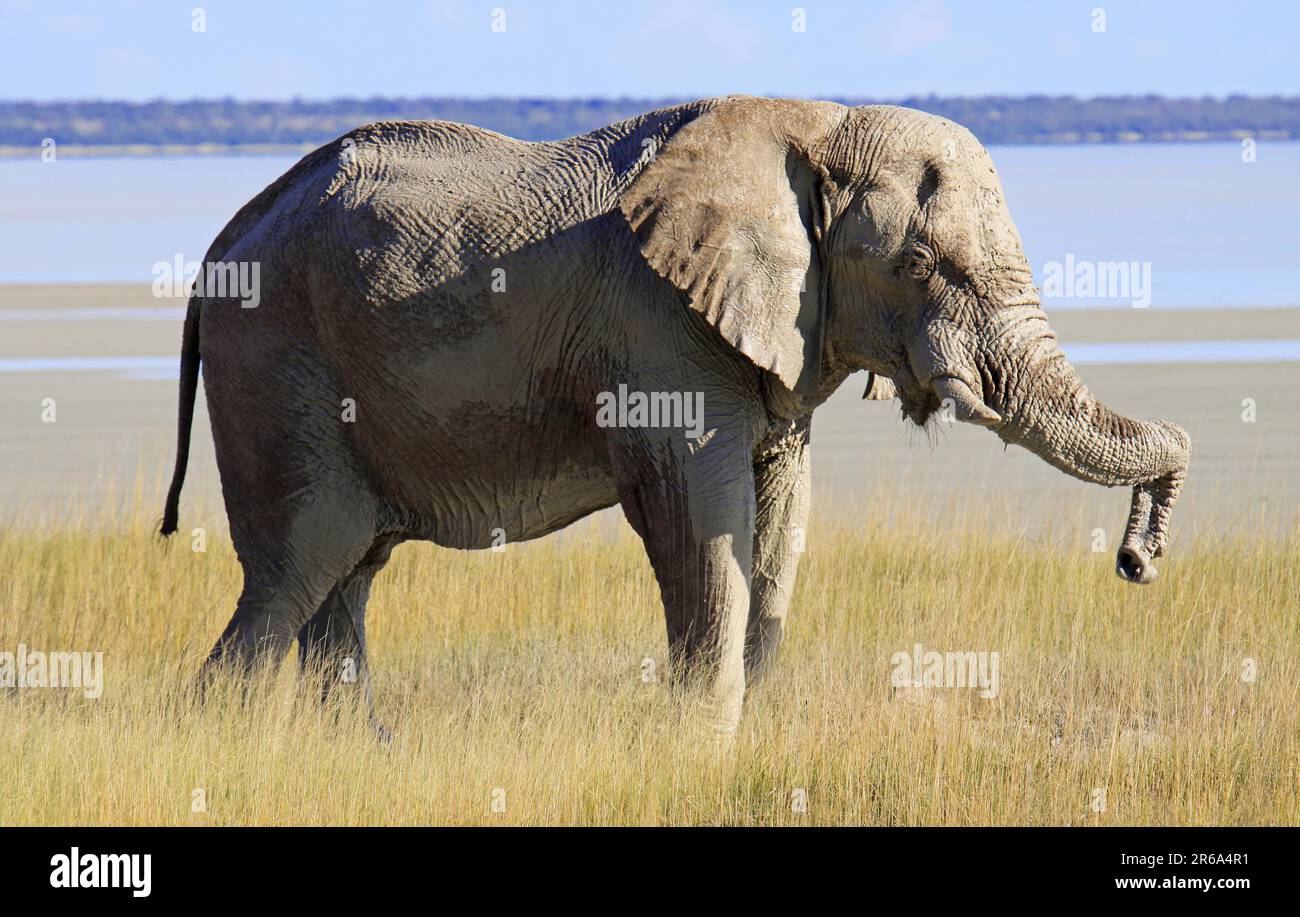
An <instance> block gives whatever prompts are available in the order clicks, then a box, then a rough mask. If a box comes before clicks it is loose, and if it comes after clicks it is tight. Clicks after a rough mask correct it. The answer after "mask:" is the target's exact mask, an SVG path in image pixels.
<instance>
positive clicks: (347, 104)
mask: <svg viewBox="0 0 1300 917" xmlns="http://www.w3.org/2000/svg"><path fill="white" fill-rule="evenodd" d="M827 100H828V101H832V102H837V103H840V104H843V105H850V106H857V105H898V106H902V107H907V108H915V109H919V110H921V111H926V112H929V113H931V114H934V115H938V116H939V117H943V118H947V119H949V120H951V121H955V122H956V123H958V124H961V125H963V126H964V127H966V128H969V129H970V131H971V132H972V133H974V134H975V136H976V137H978V138H979V140H980V142H982V143H983V144H984V145H986V146H1008V145H1067V144H1100V143H1107V144H1111V143H1114V144H1124V143H1205V142H1215V141H1219V142H1245V141H1247V140H1255V141H1280V140H1297V139H1300V96H1268V97H1263V96H1259V97H1257V96H1240V95H1235V96H1228V97H1226V98H1213V97H1204V98H1183V99H1173V98H1163V97H1160V96H1113V97H1099V98H1090V99H1080V98H1075V97H1072V96H978V97H976V96H951V97H940V96H914V97H909V98H904V99H871V98H863V97H831V98H828V99H827ZM691 101H693V100H691V99H683V98H659V99H651V98H635V99H634V98H585V99H573V98H482V99H479V98H474V99H471V98H458V97H432V96H429V97H423V98H369V99H355V98H353V99H329V100H304V99H292V100H287V101H255V100H245V101H241V100H236V99H192V100H188V101H168V100H161V99H160V100H155V101H151V102H122V101H111V100H69V101H54V102H30V101H28V102H24V101H7V100H0V156H2V157H6V158H12V157H14V156H23V155H31V153H32V151H36V152H37V153H38V154H39V153H40V152H41V151H42V150H43V149H44V148H48V147H51V146H52V147H53V148H54V150H55V152H56V153H57V154H66V155H69V156H123V155H126V156H157V155H177V156H182V155H183V156H194V155H199V156H202V155H234V154H247V155H264V154H274V153H296V152H299V151H302V150H308V149H314V148H316V147H318V146H321V145H322V144H324V143H327V142H329V141H330V140H333V139H334V138H336V137H339V136H341V135H343V134H345V133H347V132H348V131H350V130H353V129H354V128H356V127H358V126H360V125H363V124H368V123H371V122H375V121H419V120H442V121H453V122H459V123H462V124H473V125H476V126H478V127H483V128H486V129H488V130H493V131H497V132H498V133H502V134H505V135H507V136H510V137H515V138H517V139H519V140H525V141H547V140H557V139H560V138H563V137H573V136H577V135H579V134H584V133H587V132H589V131H592V130H597V129H599V128H602V127H605V126H606V125H609V124H614V123H617V122H619V121H624V120H627V119H629V118H636V117H639V116H641V115H644V114H645V113H647V112H650V111H655V110H657V109H662V108H665V107H668V106H672V105H680V104H684V103H689V102H691Z"/></svg>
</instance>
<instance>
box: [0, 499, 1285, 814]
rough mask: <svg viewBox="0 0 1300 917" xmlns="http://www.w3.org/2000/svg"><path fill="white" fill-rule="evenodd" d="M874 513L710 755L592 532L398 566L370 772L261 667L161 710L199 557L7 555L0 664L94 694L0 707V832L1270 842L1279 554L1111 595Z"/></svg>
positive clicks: (647, 594) (813, 585)
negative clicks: (944, 658) (266, 678)
mask: <svg viewBox="0 0 1300 917" xmlns="http://www.w3.org/2000/svg"><path fill="white" fill-rule="evenodd" d="M189 513H190V514H191V524H198V523H197V521H196V520H194V519H193V513H194V511H193V510H192V509H191V510H190V511H189ZM832 515H833V516H835V517H838V518H842V519H848V518H849V517H848V516H846V515H845V514H844V513H842V512H841V513H835V514H831V513H822V514H821V518H823V519H827V518H831V517H832ZM889 515H890V516H892V518H891V519H890V520H889V523H888V524H887V525H886V524H882V521H883V520H884V519H885V515H884V514H879V515H872V514H870V513H868V514H867V515H866V516H865V518H862V517H855V518H856V524H855V527H854V528H853V529H852V530H850V529H848V528H833V527H830V526H829V525H827V524H821V525H820V526H818V527H815V528H814V529H813V531H812V532H811V533H810V535H809V538H808V546H809V551H808V554H807V555H806V556H805V558H804V564H803V569H802V571H801V576H800V581H799V586H798V589H797V593H796V596H795V601H794V607H793V610H792V613H791V621H790V626H789V631H788V637H787V641H786V644H785V647H784V649H783V652H782V658H781V661H780V663H779V664H778V666H777V668H776V670H775V672H774V674H773V675H772V676H771V677H770V678H769V679H768V680H767V681H765V682H764V683H763V684H762V685H761V686H760V687H759V688H758V689H757V690H756V691H754V692H753V693H752V694H751V696H750V698H749V700H748V701H747V707H746V711H745V716H744V719H743V721H742V723H741V726H740V729H739V731H738V733H737V735H736V736H735V738H734V742H733V743H731V745H730V747H729V748H718V747H716V746H715V745H714V743H711V742H709V741H705V740H702V737H701V730H700V728H699V726H698V725H697V724H696V722H695V721H694V720H693V719H692V717H691V715H690V713H689V707H688V706H686V705H684V704H682V703H681V701H680V699H675V698H674V697H673V695H672V694H671V693H670V692H669V691H668V690H667V689H666V687H665V686H664V685H662V684H656V683H653V682H652V683H646V682H644V681H643V679H642V672H643V663H642V660H643V659H645V658H651V659H655V660H658V669H659V672H660V674H662V672H663V663H662V660H663V656H664V637H663V621H662V613H661V610H660V607H659V601H658V596H657V591H656V589H655V586H654V582H653V579H652V577H651V574H650V571H649V567H648V565H647V563H646V561H645V559H644V556H643V554H642V551H641V548H640V545H639V543H637V542H636V540H635V539H634V537H633V536H632V535H631V534H630V531H629V530H627V529H626V527H625V526H623V525H622V524H621V523H619V524H618V525H617V526H614V525H609V524H597V525H588V526H586V527H583V528H581V529H580V530H579V531H578V532H577V534H573V535H566V536H562V537H558V538H552V539H547V540H544V541H542V542H539V543H535V544H528V545H518V546H512V547H511V548H510V549H509V550H507V551H505V552H504V553H490V552H480V553H475V554H467V553H461V552H453V551H445V550H439V549H436V548H433V547H431V546H428V545H414V544H411V545H405V546H403V547H401V548H399V549H398V551H397V552H396V554H395V556H394V560H393V562H392V563H391V564H390V566H389V568H388V569H387V570H386V571H385V573H384V574H383V575H382V576H381V577H380V579H379V580H378V581H377V583H376V587H375V591H374V596H373V598H372V601H371V606H370V615H369V626H370V636H371V660H372V665H373V677H374V687H375V692H376V696H377V700H378V707H379V713H380V717H381V719H382V720H384V721H385V722H386V723H387V724H388V725H389V726H390V727H391V728H392V729H393V730H394V732H395V733H396V739H395V740H394V741H393V742H392V743H391V744H390V745H387V746H385V745H380V744H378V743H376V742H375V741H373V740H372V738H371V735H370V732H369V730H368V729H367V727H366V726H365V724H364V722H363V721H362V719H361V718H360V717H358V716H356V715H355V711H348V710H341V709H331V710H322V709H321V707H320V706H319V704H317V703H316V702H315V701H314V700H313V699H312V694H313V692H310V691H304V690H302V689H301V687H302V686H301V685H299V684H297V683H296V676H295V675H294V674H293V672H292V669H293V668H294V666H292V665H291V666H286V670H285V672H283V673H282V675H281V677H280V678H279V679H278V681H277V682H276V683H275V684H274V685H270V686H267V687H265V688H264V690H263V692H262V693H261V694H259V696H257V697H256V698H255V700H254V702H253V703H251V704H244V703H242V701H241V695H240V693H239V692H238V691H235V690H232V689H231V686H229V685H227V686H225V689H224V690H220V691H218V692H217V693H216V694H215V695H214V696H213V697H212V698H210V700H209V703H208V704H207V705H206V706H204V707H199V706H197V705H196V704H194V703H193V700H192V696H191V693H190V689H189V684H190V680H191V678H192V676H193V674H194V673H195V671H196V670H197V668H198V665H199V662H200V660H201V659H202V657H203V655H204V654H205V653H206V651H207V650H208V648H209V646H210V645H211V642H212V640H213V639H214V638H215V636H216V635H217V633H219V631H220V629H221V627H222V626H223V625H224V624H225V622H226V620H227V619H228V617H229V614H230V611H231V608H232V605H233V602H234V599H235V596H236V595H237V593H238V586H239V581H240V574H239V569H238V566H237V564H236V563H235V560H234V557H233V554H232V552H231V549H230V546H229V543H228V541H227V540H226V539H225V538H224V537H223V536H222V535H221V534H220V532H219V531H217V530H216V528H215V527H214V529H213V530H212V531H210V532H209V537H208V546H207V551H206V552H205V553H194V552H192V551H191V550H190V549H189V548H190V546H189V544H188V543H187V542H186V541H184V540H178V541H177V543H175V544H173V545H172V546H171V547H170V548H169V549H165V548H163V547H161V546H160V545H159V543H158V542H157V541H156V540H154V539H153V538H152V537H151V536H150V535H149V534H148V531H149V520H148V516H147V513H137V514H136V516H135V518H133V519H132V518H128V519H127V520H126V521H124V522H123V523H122V525H121V527H120V529H119V530H102V529H96V528H94V527H91V526H88V525H75V524H74V525H68V526H64V527H62V528H59V529H55V530H51V531H48V532H27V533H24V532H20V531H16V530H13V529H11V530H9V531H6V532H4V533H3V534H0V570H3V571H4V572H3V579H2V580H0V650H8V651H14V650H15V649H16V647H17V644H18V643H19V642H22V643H25V644H26V645H27V646H28V647H31V648H33V649H41V650H79V651H92V652H93V651H102V652H103V654H104V670H105V689H104V693H103V696H102V697H101V698H99V699H97V700H88V699H85V698H84V697H83V696H82V694H81V692H78V691H68V690H53V689H46V690H38V689H30V688H29V689H23V690H19V689H0V747H4V748H6V749H9V765H8V766H7V767H5V768H4V769H3V772H2V773H0V823H3V824H7V825H12V824H182V825H184V824H193V825H206V824H448V823H449V824H519V823H522V824H656V825H658V824H674V825H677V824H872V825H875V824H885V825H911V824H956V825H969V824H1032V825H1039V824H1048V825H1057V824H1076V825H1079V824H1140V825H1146V824H1295V823H1297V822H1300V794H1298V792H1297V789H1298V787H1297V782H1298V781H1297V736H1300V712H1298V711H1300V704H1298V703H1297V701H1298V699H1300V698H1298V697H1297V685H1298V684H1300V678H1298V677H1297V676H1298V675H1300V672H1298V671H1297V654H1296V647H1297V636H1298V635H1300V614H1298V612H1297V608H1298V607H1300V599H1298V597H1300V563H1297V557H1298V556H1300V543H1298V542H1297V539H1296V537H1295V536H1294V535H1291V536H1288V537H1286V538H1284V539H1283V540H1281V541H1278V540H1273V539H1269V540H1258V541H1243V542H1240V543H1225V542H1223V541H1221V540H1213V539H1206V540H1204V541H1200V542H1196V543H1192V544H1186V543H1183V544H1180V545H1178V546H1177V550H1176V554H1175V556H1174V557H1172V558H1170V559H1168V560H1167V561H1166V562H1165V563H1164V565H1163V569H1162V574H1161V579H1160V581H1159V582H1158V583H1157V584H1156V585H1154V586H1152V587H1150V588H1147V589H1138V588H1134V587H1130V586H1127V585H1125V584H1123V583H1121V582H1119V581H1118V580H1117V579H1116V578H1115V577H1114V576H1113V574H1112V573H1111V569H1110V565H1111V562H1112V559H1111V555H1110V553H1109V552H1108V553H1105V554H1093V553H1090V552H1089V551H1088V549H1087V546H1086V545H1082V544H1081V545H1065V546H1061V545H1053V546H1051V547H1047V546H1042V545H1035V544H1032V543H1026V542H1025V541H1023V540H1017V539H1015V538H1014V537H1012V536H1011V535H1009V534H1008V535H999V534H996V532H994V533H992V534H990V532H989V525H988V524H987V520H985V522H984V523H979V522H976V521H973V520H972V519H967V520H965V521H960V520H959V521H957V522H952V523H945V524H944V525H943V526H942V527H940V528H934V527H924V526H921V525H920V524H913V525H910V526H909V525H908V524H906V523H904V522H900V521H899V519H900V517H901V516H903V514H898V513H894V514H889ZM209 518H211V517H209ZM183 521H184V520H183ZM994 528H996V527H994ZM915 643H921V644H923V645H924V646H925V647H926V648H927V649H935V650H940V651H946V650H963V651H964V650H989V651H997V652H999V653H1000V654H1001V663H1002V665H1001V679H1000V681H1001V684H1000V691H999V693H998V695H997V696H996V697H995V698H992V699H987V700H986V699H982V698H980V697H979V696H978V695H977V694H976V692H974V691H970V690H962V689H929V690H912V689H907V690H901V691H900V690H897V689H895V688H894V687H892V686H891V683H890V674H891V671H892V666H891V663H890V656H891V655H892V654H894V653H895V652H898V651H900V650H902V651H908V650H910V649H911V648H912V646H913V644H915ZM1247 659H1249V660H1254V661H1255V666H1256V669H1255V672H1256V674H1255V676H1254V680H1253V681H1251V680H1249V678H1248V677H1247V678H1243V666H1244V665H1246V663H1245V662H1244V660H1247ZM195 790H202V791H203V799H204V800H205V803H206V811H205V812H194V811H192V809H193V805H192V801H193V799H194V798H195ZM498 791H503V795H502V793H500V792H498ZM1098 791H1104V806H1102V805H1098V804H1097V803H1099V802H1100V801H1101V797H1100V796H1098V795H1097V792H1098ZM494 793H496V795H495V796H494ZM801 794H802V795H801ZM494 798H495V799H497V800H498V801H500V800H501V799H502V798H504V803H505V811H504V812H498V811H493V800H494ZM801 798H806V811H798V809H799V808H800V806H799V805H797V803H798V801H799V800H800V799H801ZM1096 808H1102V809H1103V811H1096Z"/></svg>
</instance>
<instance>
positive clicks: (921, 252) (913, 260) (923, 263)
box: [904, 242, 934, 280]
mask: <svg viewBox="0 0 1300 917" xmlns="http://www.w3.org/2000/svg"><path fill="white" fill-rule="evenodd" d="M904 268H905V269H906V271H907V273H908V274H910V275H911V276H913V277H915V278H916V279H917V280H924V279H925V278H927V277H929V276H930V275H931V274H932V273H934V250H933V249H931V248H930V246H928V245H926V244H925V243H924V242H913V243H912V249H911V251H909V252H908V253H907V262H906V264H905V265H904Z"/></svg>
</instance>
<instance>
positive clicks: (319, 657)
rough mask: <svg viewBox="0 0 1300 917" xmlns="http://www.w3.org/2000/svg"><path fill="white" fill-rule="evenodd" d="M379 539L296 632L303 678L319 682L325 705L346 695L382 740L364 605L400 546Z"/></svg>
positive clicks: (385, 734)
mask: <svg viewBox="0 0 1300 917" xmlns="http://www.w3.org/2000/svg"><path fill="white" fill-rule="evenodd" d="M398 540H399V539H397V538H395V537H391V536H383V537H381V538H379V539H377V540H376V541H375V543H374V544H373V545H372V546H371V548H370V550H369V551H368V552H367V553H366V556H365V557H364V558H362V560H361V563H359V564H358V565H357V567H356V569H354V570H353V571H352V572H351V573H349V574H348V575H347V576H346V577H345V578H344V579H342V580H341V581H339V582H338V583H337V584H335V586H334V588H333V589H331V590H330V591H329V594H328V595H327V596H326V597H325V601H324V602H322V603H321V606H320V608H319V609H317V611H316V613H315V614H314V615H312V617H311V619H310V620H308V621H307V623H306V624H304V625H303V628H302V630H301V631H299V632H298V659H299V662H300V663H301V666H302V670H303V673H304V674H316V675H319V676H320V678H321V691H322V698H321V700H322V701H323V702H328V700H329V699H330V697H331V696H333V695H336V694H338V693H342V692H344V691H347V692H349V693H351V694H353V695H354V696H355V697H356V698H357V699H358V700H359V701H360V702H362V703H364V704H365V705H366V712H367V713H368V714H369V716H370V720H371V722H372V723H373V724H374V726H375V728H376V729H377V730H378V732H379V734H380V737H381V738H387V737H388V732H387V730H386V729H384V727H383V726H381V725H380V724H379V722H378V721H377V720H376V719H375V713H374V700H373V698H372V696H371V693H370V674H369V665H368V664H367V661H366V602H367V600H368V599H369V598H370V584H371V583H372V582H373V581H374V578H375V576H376V575H377V574H378V573H379V571H380V570H382V569H383V567H384V564H386V563H387V562H388V558H389V555H391V554H392V551H393V548H394V547H395V546H396V545H397V543H398Z"/></svg>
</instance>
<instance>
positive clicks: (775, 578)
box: [745, 417, 812, 684]
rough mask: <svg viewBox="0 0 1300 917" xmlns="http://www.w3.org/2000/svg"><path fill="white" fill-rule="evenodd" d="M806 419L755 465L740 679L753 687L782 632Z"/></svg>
mask: <svg viewBox="0 0 1300 917" xmlns="http://www.w3.org/2000/svg"><path fill="white" fill-rule="evenodd" d="M809 421H810V418H807V417H805V418H803V419H802V420H801V421H800V422H799V423H798V424H796V426H795V428H794V429H793V430H792V431H791V432H790V433H789V434H788V435H786V436H784V437H782V438H781V439H779V440H778V441H776V442H775V443H773V444H772V445H771V446H770V447H768V448H767V449H765V450H764V451H763V452H762V453H761V454H760V455H759V458H758V461H757V462H755V464H754V493H755V498H756V505H757V514H756V517H755V527H754V567H753V578H752V582H751V586H750V592H751V595H750V601H749V627H748V631H747V633H746V637H745V676H746V679H747V680H748V681H749V683H750V684H753V683H754V682H755V681H757V680H758V679H759V678H761V677H762V676H763V674H764V673H765V672H766V671H767V670H768V668H769V667H770V666H771V665H772V663H773V661H775V659H776V654H777V649H778V648H779V647H780V645H781V636H782V634H783V632H784V630H785V618H786V612H787V611H788V610H789V608H790V596H791V594H792V593H793V592H794V581H795V574H796V573H797V572H798V569H799V555H800V554H802V553H803V550H804V531H805V527H806V526H807V523H808V504H809V498H810V494H811V476H812V470H811V448H810V446H809V444H808V433H809Z"/></svg>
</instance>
